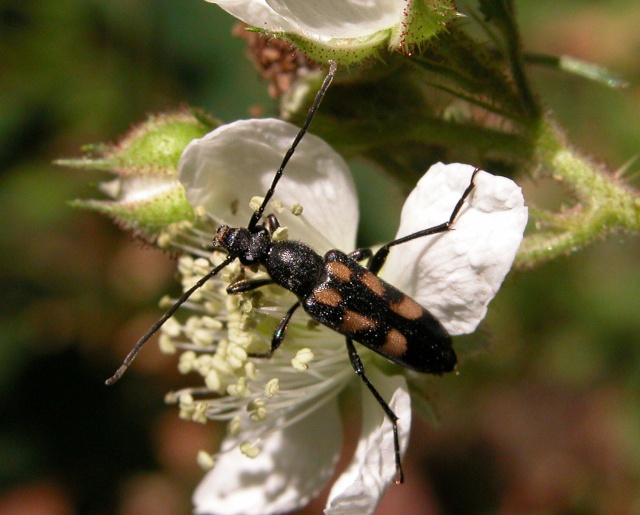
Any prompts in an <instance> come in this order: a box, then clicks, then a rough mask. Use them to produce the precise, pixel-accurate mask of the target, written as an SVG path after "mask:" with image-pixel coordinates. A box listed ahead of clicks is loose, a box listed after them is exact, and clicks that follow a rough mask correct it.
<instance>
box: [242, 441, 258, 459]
mask: <svg viewBox="0 0 640 515" xmlns="http://www.w3.org/2000/svg"><path fill="white" fill-rule="evenodd" d="M240 452H241V453H242V454H244V455H245V456H246V457H247V458H251V459H253V458H256V457H257V456H258V455H259V454H260V448H259V447H258V446H257V445H254V444H252V443H251V442H242V443H241V444H240Z"/></svg>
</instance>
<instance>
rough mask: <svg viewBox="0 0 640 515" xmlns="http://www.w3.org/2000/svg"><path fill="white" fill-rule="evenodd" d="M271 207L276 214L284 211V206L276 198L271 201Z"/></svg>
mask: <svg viewBox="0 0 640 515" xmlns="http://www.w3.org/2000/svg"><path fill="white" fill-rule="evenodd" d="M271 209H273V211H274V212H275V213H276V214H280V213H282V212H283V211H284V206H283V205H282V202H280V201H279V200H274V201H273V202H271Z"/></svg>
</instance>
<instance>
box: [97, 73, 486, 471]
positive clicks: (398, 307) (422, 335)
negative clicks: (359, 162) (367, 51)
mask: <svg viewBox="0 0 640 515" xmlns="http://www.w3.org/2000/svg"><path fill="white" fill-rule="evenodd" d="M335 72H336V65H335V63H334V62H331V66H330V71H329V73H328V75H327V76H326V78H325V79H324V82H323V84H322V86H321V88H320V90H319V91H318V93H317V95H316V97H315V100H314V102H313V105H312V107H311V109H310V110H309V113H308V115H307V118H306V120H305V123H304V124H303V126H302V128H301V129H300V131H299V133H298V135H297V136H296V138H295V139H294V141H293V143H292V145H291V148H290V149H289V150H288V151H287V153H286V155H285V157H284V159H283V161H282V164H281V165H280V168H279V169H278V171H277V172H276V173H275V176H274V178H273V181H272V183H271V187H270V188H269V190H268V191H267V193H266V195H265V197H264V199H263V200H262V203H261V205H260V207H259V208H258V209H257V210H256V211H255V212H254V213H253V215H252V217H251V219H250V221H249V223H248V225H247V227H241V228H231V227H228V226H227V225H221V226H220V227H219V228H218V230H217V233H216V236H215V238H214V239H213V245H214V247H215V248H216V249H219V250H222V251H224V252H226V254H227V257H226V258H225V259H224V261H223V262H222V263H221V264H219V265H218V266H216V267H215V268H213V269H212V270H211V271H210V272H209V273H207V274H206V275H205V276H204V277H202V278H201V279H200V280H199V281H198V282H197V283H196V284H195V285H194V286H192V287H191V288H190V289H188V290H187V291H185V292H184V293H183V294H182V296H181V297H180V298H179V299H178V300H177V301H176V303H175V304H174V305H173V306H172V307H171V308H170V309H169V310H168V311H167V312H166V313H165V314H164V315H163V316H162V317H161V318H160V319H159V320H158V321H157V322H156V323H155V324H154V325H153V326H152V327H151V328H150V329H149V331H148V332H147V333H146V334H145V335H144V336H143V337H142V338H140V340H139V341H138V342H137V343H136V345H135V347H134V348H133V350H132V351H131V352H130V353H129V355H128V356H127V357H126V359H125V360H124V362H123V364H122V365H121V366H120V368H119V369H118V370H117V371H116V373H115V374H114V375H113V376H112V377H111V378H109V379H108V380H107V381H106V383H107V384H109V385H111V384H113V383H115V382H116V381H117V380H118V379H119V378H120V377H121V376H122V374H123V373H124V372H125V371H126V369H127V368H128V366H129V365H130V364H131V362H132V361H133V359H134V358H135V356H136V354H137V353H138V351H139V350H140V348H141V347H142V346H143V345H144V344H145V343H146V342H147V340H149V338H150V337H151V336H152V335H153V334H155V333H156V332H157V331H158V329H160V327H161V326H162V325H163V324H164V323H165V322H166V321H167V320H168V319H169V318H170V317H171V316H172V315H173V314H174V313H175V311H176V310H177V309H178V308H179V307H180V306H181V305H182V304H184V303H185V302H186V301H187V299H188V298H189V297H190V296H191V295H192V294H193V292H195V291H196V290H198V289H199V288H200V287H202V285H204V284H205V283H206V282H207V281H209V280H210V279H211V278H212V277H214V276H216V275H217V274H218V273H219V272H220V271H221V270H223V269H224V268H225V267H226V266H227V265H229V264H230V263H231V262H232V261H234V260H236V259H238V260H239V261H240V263H241V264H242V265H244V266H248V267H254V266H262V267H263V268H264V269H265V270H266V272H267V274H268V275H269V278H267V279H255V280H241V281H238V282H235V283H233V284H231V285H230V286H229V287H228V288H227V292H228V293H229V294H239V293H242V292H247V291H251V290H254V289H257V288H260V287H262V286H266V285H268V284H277V285H280V286H282V287H283V288H286V289H287V290H289V291H291V292H292V293H294V294H295V295H296V297H297V298H298V301H297V302H296V303H295V304H294V305H293V306H291V308H290V309H289V310H288V311H287V313H286V315H285V316H284V317H283V318H282V320H281V321H280V323H279V324H278V326H277V328H276V330H275V332H274V334H273V338H272V341H271V349H270V351H269V352H268V353H267V354H266V355H265V356H264V357H269V356H271V354H273V352H275V351H276V349H277V348H278V347H279V346H280V344H281V343H282V341H283V339H284V337H285V333H286V330H287V326H288V324H289V321H290V320H291V317H292V316H293V313H294V312H295V311H296V310H297V309H298V308H300V307H302V308H303V309H304V310H305V311H306V312H307V313H308V314H309V315H310V316H311V317H312V318H313V319H314V320H316V321H317V322H320V323H321V324H324V325H325V326H327V327H329V328H331V329H333V330H335V331H337V332H338V333H340V334H343V335H344V336H345V337H346V344H347V350H348V353H349V358H350V362H351V364H352V366H353V368H354V370H355V371H356V373H357V374H358V376H359V377H360V378H361V379H362V381H363V382H364V383H365V385H366V386H367V388H368V389H369V390H370V391H371V393H372V394H373V395H374V397H375V398H376V400H377V401H378V403H379V404H380V406H381V407H382V409H383V410H384V411H385V413H386V415H387V417H388V418H389V419H390V420H391V423H392V426H393V436H394V449H395V462H396V471H397V479H396V482H398V483H401V482H402V481H403V472H402V464H401V459H400V445H399V441H398V429H397V422H398V417H397V416H396V415H395V413H394V412H393V410H392V409H391V408H390V407H389V405H388V404H387V402H386V401H385V400H384V399H383V398H382V397H381V396H380V394H379V393H378V391H377V390H376V389H375V387H374V386H373V385H372V384H371V383H370V382H369V380H368V379H367V376H366V375H365V370H364V366H363V364H362V361H361V359H360V357H359V356H358V353H357V351H356V348H355V347H354V345H353V342H354V341H355V342H358V343H361V344H363V345H365V346H366V347H368V348H370V349H372V350H373V351H375V352H377V353H379V354H381V355H382V356H384V357H386V358H388V359H390V360H391V361H393V362H395V363H397V364H399V365H401V366H403V367H407V368H409V369H411V370H415V371H417V372H424V373H430V374H442V373H444V372H450V371H452V370H453V369H454V367H455V365H456V362H457V358H456V354H455V352H454V350H453V348H452V344H451V337H450V336H449V334H448V332H447V330H446V329H445V328H444V326H443V325H442V324H441V323H440V321H438V319H437V318H436V317H434V316H433V315H432V314H431V313H429V311H427V310H426V309H425V308H423V307H422V306H421V305H420V304H418V303H417V302H416V301H414V300H413V299H411V298H410V297H408V296H407V295H405V294H404V293H403V292H401V291H400V290H398V289H397V288H395V287H394V286H392V285H390V284H389V283H387V282H385V281H383V280H382V279H380V278H379V277H378V272H379V271H380V269H381V268H382V266H383V264H384V262H385V260H386V258H387V256H388V254H389V250H390V249H391V247H394V246H397V245H400V244H402V243H406V242H408V241H411V240H415V239H416V238H422V237H424V236H429V235H433V234H438V233H442V232H446V231H448V230H449V229H450V228H451V226H452V224H453V223H454V221H455V219H456V217H457V215H458V213H459V211H460V209H461V208H462V206H463V204H464V202H465V200H466V199H467V197H468V196H469V194H470V193H471V191H472V190H473V188H474V178H475V175H476V173H477V172H478V170H476V171H475V172H474V173H473V175H472V177H471V181H470V183H469V185H468V186H467V188H466V189H465V191H464V192H463V194H462V196H461V198H460V199H459V200H458V202H457V204H456V205H455V207H454V209H453V211H452V213H451V215H450V216H449V219H448V220H447V221H446V222H444V223H442V224H439V225H436V226H434V227H430V228H427V229H423V230H421V231H418V232H414V233H412V234H409V235H407V236H404V237H402V238H398V239H396V240H393V241H391V242H389V243H387V244H386V245H383V246H382V247H381V248H380V249H379V250H378V251H377V252H375V254H374V253H373V252H372V251H371V250H369V249H358V250H356V251H354V252H351V253H349V254H345V253H343V252H341V251H339V250H330V251H329V252H327V253H326V254H325V255H324V256H321V255H319V254H317V253H316V252H315V251H314V250H313V249H312V248H311V247H309V246H308V245H306V244H305V243H302V242H299V241H289V240H285V241H274V239H273V234H274V232H275V231H276V229H278V227H279V222H278V219H277V217H276V216H275V215H268V216H266V217H264V222H262V223H261V220H262V219H263V216H264V211H265V209H266V206H267V204H268V202H269V201H270V200H271V198H272V196H273V194H274V192H275V189H276V187H277V185H278V181H279V180H280V178H281V177H282V175H283V172H284V170H285V168H286V166H287V163H288V162H289V160H290V159H291V157H292V155H293V154H294V152H295V149H296V147H297V145H298V143H299V142H300V141H301V139H302V138H303V136H304V135H305V133H306V132H307V130H308V128H309V125H310V124H311V122H312V120H313V117H314V114H315V112H316V110H317V109H318V106H319V105H320V103H321V101H322V99H323V97H324V94H325V93H326V91H327V89H328V88H329V85H330V84H331V82H332V80H333V77H334V75H335ZM365 260H366V261H367V264H366V266H363V265H361V264H360V262H361V261H365Z"/></svg>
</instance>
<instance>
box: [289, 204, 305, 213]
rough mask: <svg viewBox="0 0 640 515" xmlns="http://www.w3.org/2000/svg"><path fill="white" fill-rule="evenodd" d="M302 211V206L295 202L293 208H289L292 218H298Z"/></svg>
mask: <svg viewBox="0 0 640 515" xmlns="http://www.w3.org/2000/svg"><path fill="white" fill-rule="evenodd" d="M302 211H303V209H302V205H301V204H298V203H297V202H296V203H295V204H294V205H293V206H291V214H292V215H293V216H300V215H301V214H302Z"/></svg>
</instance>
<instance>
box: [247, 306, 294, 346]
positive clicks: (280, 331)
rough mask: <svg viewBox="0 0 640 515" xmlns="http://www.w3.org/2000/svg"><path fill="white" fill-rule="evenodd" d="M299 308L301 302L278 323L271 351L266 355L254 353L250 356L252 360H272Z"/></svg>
mask: <svg viewBox="0 0 640 515" xmlns="http://www.w3.org/2000/svg"><path fill="white" fill-rule="evenodd" d="M299 307H300V302H296V303H295V304H294V305H293V306H291V307H290V308H289V309H288V311H287V312H286V314H285V315H284V316H283V317H282V319H281V320H280V322H279V323H278V327H276V330H275V331H274V332H273V337H272V338H271V349H269V352H265V353H264V354H255V353H252V354H250V356H251V357H252V358H270V357H271V356H273V353H274V352H275V351H276V350H277V349H278V347H280V344H281V343H282V340H284V335H285V333H286V332H287V327H288V326H289V321H290V320H291V317H292V316H293V314H294V313H295V311H296V309H298V308H299Z"/></svg>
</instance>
